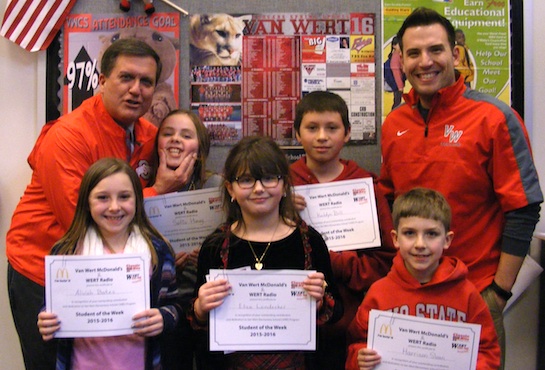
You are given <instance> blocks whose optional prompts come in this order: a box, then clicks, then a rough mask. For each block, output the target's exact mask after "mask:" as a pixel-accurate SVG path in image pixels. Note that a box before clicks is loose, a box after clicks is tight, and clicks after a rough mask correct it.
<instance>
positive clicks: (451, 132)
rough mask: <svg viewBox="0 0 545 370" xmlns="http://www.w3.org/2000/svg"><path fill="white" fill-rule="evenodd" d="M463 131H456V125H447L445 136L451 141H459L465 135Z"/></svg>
mask: <svg viewBox="0 0 545 370" xmlns="http://www.w3.org/2000/svg"><path fill="white" fill-rule="evenodd" d="M463 133H464V132H463V131H462V130H460V131H456V130H455V129H454V125H445V133H444V135H443V136H444V137H448V142H449V143H457V142H458V140H460V138H461V137H462V135H463Z"/></svg>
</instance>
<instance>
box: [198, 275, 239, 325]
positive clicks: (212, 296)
mask: <svg viewBox="0 0 545 370" xmlns="http://www.w3.org/2000/svg"><path fill="white" fill-rule="evenodd" d="M230 290H231V285H230V284H229V281H227V280H226V279H217V280H214V281H209V282H207V283H205V284H203V285H201V287H200V288H199V296H198V298H197V299H196V300H195V303H194V310H195V315H196V316H197V319H199V320H200V321H206V319H205V315H206V314H207V313H208V312H210V311H211V310H213V309H214V308H216V307H219V306H220V305H221V304H222V303H223V300H224V299H225V297H227V296H228V295H229V291H230Z"/></svg>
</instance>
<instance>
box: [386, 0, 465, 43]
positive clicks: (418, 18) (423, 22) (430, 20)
mask: <svg viewBox="0 0 545 370" xmlns="http://www.w3.org/2000/svg"><path fill="white" fill-rule="evenodd" d="M436 23H437V24H440V25H441V26H443V28H444V29H445V31H446V32H447V37H448V42H449V44H450V47H451V48H452V49H454V44H455V41H456V37H455V35H454V27H453V26H452V23H450V21H449V20H448V19H447V18H445V17H443V16H442V15H441V14H439V13H438V12H437V11H435V10H433V9H428V8H424V7H419V8H416V9H415V10H413V12H412V13H411V14H409V16H408V17H407V18H405V21H404V22H403V24H402V25H401V28H400V29H399V31H398V32H397V38H398V40H399V48H400V49H401V51H403V35H404V34H405V31H407V28H411V27H418V26H429V25H432V24H436Z"/></svg>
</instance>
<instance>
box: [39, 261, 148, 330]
mask: <svg viewBox="0 0 545 370" xmlns="http://www.w3.org/2000/svg"><path fill="white" fill-rule="evenodd" d="M149 271H150V261H149V257H146V256H144V255H140V254H115V255H104V256H46V257H45V284H46V285H45V297H46V298H45V302H46V310H47V311H48V312H54V313H55V314H57V316H58V318H59V320H60V321H61V328H60V330H59V331H57V332H56V333H55V337H56V338H77V337H107V336H114V335H126V334H132V332H133V329H131V325H132V323H133V320H132V317H133V315H134V314H136V313H138V312H141V311H144V310H146V309H149V307H150V276H149Z"/></svg>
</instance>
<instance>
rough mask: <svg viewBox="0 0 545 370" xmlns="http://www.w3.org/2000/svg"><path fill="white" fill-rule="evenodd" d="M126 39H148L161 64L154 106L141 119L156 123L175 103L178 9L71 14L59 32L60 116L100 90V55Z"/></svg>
mask: <svg viewBox="0 0 545 370" xmlns="http://www.w3.org/2000/svg"><path fill="white" fill-rule="evenodd" d="M129 37H134V38H138V39H142V40H144V41H145V42H147V43H148V44H149V45H150V46H151V47H152V48H153V49H154V50H155V51H156V52H157V54H159V56H160V57H161V61H162V63H163V70H162V73H161V76H160V78H159V81H158V84H157V87H156V90H155V94H154V96H153V102H152V106H151V107H150V109H149V111H148V113H146V115H144V118H146V119H148V120H149V121H151V122H152V123H154V124H155V125H157V126H158V125H159V123H160V122H161V121H162V119H163V118H164V116H166V114H168V112H170V111H171V110H172V109H175V108H177V107H178V99H179V49H180V46H179V45H180V43H179V38H180V13H178V12H173V13H154V14H153V15H151V16H146V15H141V16H129V15H119V14H112V15H108V14H103V15H99V14H70V15H69V16H68V17H67V19H66V21H65V23H64V28H63V35H62V47H61V66H60V68H61V78H62V79H63V81H62V83H61V86H62V98H61V100H62V111H61V114H66V113H68V112H71V111H72V110H73V109H75V108H76V107H78V106H79V105H80V104H81V102H82V101H83V100H85V99H87V98H89V97H91V96H93V95H94V94H95V93H96V92H98V87H99V86H98V76H99V73H100V60H101V58H102V53H103V52H104V50H105V49H106V48H107V47H108V46H109V45H111V43H112V42H113V41H115V40H117V39H119V38H129Z"/></svg>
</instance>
